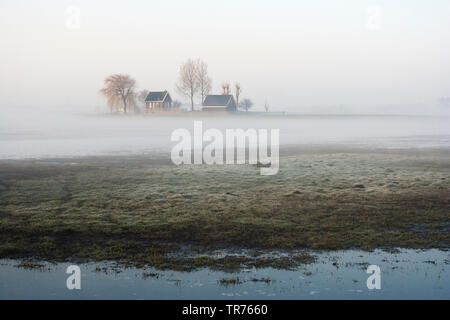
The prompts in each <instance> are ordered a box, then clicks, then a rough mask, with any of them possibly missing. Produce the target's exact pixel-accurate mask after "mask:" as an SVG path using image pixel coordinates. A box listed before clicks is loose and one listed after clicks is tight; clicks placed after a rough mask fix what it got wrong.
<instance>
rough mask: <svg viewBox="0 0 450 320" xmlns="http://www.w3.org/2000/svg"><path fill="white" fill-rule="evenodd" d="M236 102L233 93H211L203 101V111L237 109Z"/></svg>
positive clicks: (232, 110)
mask: <svg viewBox="0 0 450 320" xmlns="http://www.w3.org/2000/svg"><path fill="white" fill-rule="evenodd" d="M236 109H237V108H236V102H235V101H234V97H233V96H232V95H231V94H210V95H207V96H206V98H205V101H203V105H202V110H203V111H228V112H234V111H236Z"/></svg>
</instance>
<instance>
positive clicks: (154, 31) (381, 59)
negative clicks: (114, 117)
mask: <svg viewBox="0 0 450 320" xmlns="http://www.w3.org/2000/svg"><path fill="white" fill-rule="evenodd" d="M70 6H75V7H77V8H79V9H80V28H79V29H77V28H75V29H73V28H68V27H67V22H68V19H70V17H69V16H70V14H69V13H68V12H67V8H68V7H70ZM370 6H378V8H379V9H380V10H381V11H380V12H381V16H380V20H379V22H380V23H379V24H378V25H375V27H371V24H370V23H371V21H372V20H370V19H372V18H373V15H371V14H370V12H368V9H369V8H372V7H370ZM369 10H370V9H369ZM449 17H450V1H447V0H433V1H421V0H418V1H411V0H408V1H407V0H398V1H387V0H386V1H361V0H349V1H333V0H329V1H325V0H321V1H308V2H306V1H281V0H280V1H235V0H228V1H211V0H204V1H192V0H191V1H170V0H156V1H138V0H136V1H111V0H109V1H106V0H101V1H77V0H72V1H61V0H58V1H56V0H40V1H33V0H30V1H23V0H21V1H18V0H1V1H0V39H1V42H2V45H1V51H0V108H3V107H6V106H7V107H15V106H17V107H20V106H31V107H36V108H40V107H80V108H85V109H89V108H91V109H98V108H100V109H101V108H102V107H103V106H105V101H104V99H103V98H102V97H100V95H99V94H98V90H99V89H100V88H101V87H102V85H103V79H104V78H105V76H107V75H109V74H111V73H128V74H130V75H131V76H133V77H134V78H135V79H136V80H137V81H138V85H139V89H148V90H164V89H167V90H169V91H170V92H171V94H172V96H174V97H175V98H177V99H180V100H183V101H185V100H186V99H184V98H182V97H181V96H180V95H179V94H177V92H176V91H175V83H176V80H177V76H178V69H179V66H180V64H181V63H182V62H183V61H184V60H185V59H187V58H201V59H203V60H204V61H205V62H207V63H208V65H209V72H210V76H211V77H212V78H213V81H214V86H213V91H214V92H217V93H219V92H220V85H221V83H222V82H224V81H230V82H231V83H232V84H233V83H234V82H235V81H239V83H241V86H242V88H243V93H242V97H243V98H246V97H248V98H251V99H252V100H253V101H254V102H255V104H256V105H257V106H262V105H263V104H264V101H265V100H266V99H267V101H268V102H269V104H270V105H271V106H272V107H273V108H272V110H273V111H277V110H287V111H298V112H301V111H304V110H310V109H311V108H318V109H320V108H323V107H328V106H343V107H344V108H345V107H348V106H350V107H351V108H355V109H356V110H358V109H360V110H366V109H367V108H372V109H374V110H376V109H377V108H380V110H383V108H388V106H390V105H421V104H429V103H434V102H435V101H436V99H437V98H439V97H441V96H450V59H449V57H450V19H449ZM372 26H373V24H372ZM197 100H198V99H197ZM105 109H106V107H105Z"/></svg>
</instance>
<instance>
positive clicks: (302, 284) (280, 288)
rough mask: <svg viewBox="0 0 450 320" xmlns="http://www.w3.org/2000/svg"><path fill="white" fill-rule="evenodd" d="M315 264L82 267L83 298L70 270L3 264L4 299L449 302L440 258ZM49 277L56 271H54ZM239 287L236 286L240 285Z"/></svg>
mask: <svg viewBox="0 0 450 320" xmlns="http://www.w3.org/2000/svg"><path fill="white" fill-rule="evenodd" d="M315 254H317V256H318V260H317V262H316V263H313V264H309V265H305V266H303V267H300V268H298V269H297V270H295V271H287V270H275V269H271V268H266V269H251V270H244V271H241V272H239V273H225V272H218V271H211V270H209V269H202V270H198V271H195V272H189V273H188V272H173V271H163V272H162V271H159V270H154V269H146V270H142V269H133V268H132V269H125V270H123V269H121V270H115V269H114V268H113V264H111V263H102V264H99V263H88V264H82V265H80V267H81V272H82V276H81V283H82V285H81V288H82V289H81V290H68V289H67V288H66V279H67V277H68V275H67V274H66V273H65V270H66V268H67V266H68V265H70V264H67V263H63V264H57V265H52V264H45V267H44V268H41V269H38V270H36V269H33V270H27V269H23V268H17V267H16V265H17V264H18V262H17V261H13V260H2V261H1V265H0V298H1V299H36V298H42V299H449V298H450V277H449V272H448V271H449V263H450V257H449V254H448V252H447V251H441V250H425V251H424V250H401V251H400V252H398V253H388V252H385V251H381V250H376V251H374V252H364V251H358V250H348V251H334V252H323V253H315ZM369 264H375V265H378V266H379V267H380V268H381V290H369V289H368V288H367V286H366V280H367V278H368V277H369V274H367V273H366V269H367V266H368V265H369ZM48 269H50V271H48ZM236 279H238V280H237V281H236Z"/></svg>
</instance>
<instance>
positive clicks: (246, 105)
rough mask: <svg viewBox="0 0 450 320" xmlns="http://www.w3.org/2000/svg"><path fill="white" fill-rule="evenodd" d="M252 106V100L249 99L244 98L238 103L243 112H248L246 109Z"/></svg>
mask: <svg viewBox="0 0 450 320" xmlns="http://www.w3.org/2000/svg"><path fill="white" fill-rule="evenodd" d="M252 106H253V102H252V100H250V99H244V100H242V102H241V103H240V104H239V108H241V109H243V110H245V112H248V109H250V108H251V107H252Z"/></svg>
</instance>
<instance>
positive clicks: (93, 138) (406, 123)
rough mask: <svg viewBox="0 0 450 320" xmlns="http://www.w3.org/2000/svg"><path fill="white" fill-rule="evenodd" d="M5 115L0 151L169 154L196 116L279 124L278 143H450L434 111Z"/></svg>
mask: <svg viewBox="0 0 450 320" xmlns="http://www.w3.org/2000/svg"><path fill="white" fill-rule="evenodd" d="M7 110H8V112H5V113H4V114H2V117H1V119H0V158H1V159H19V158H47V157H72V156H86V155H129V154H133V155H135V154H151V155H159V156H163V157H168V156H169V153H170V150H171V148H172V147H173V146H174V145H175V144H176V143H175V142H172V141H171V140H170V137H171V133H172V132H173V131H174V130H175V129H178V128H185V129H187V130H189V131H190V132H191V134H192V135H193V134H194V131H193V130H194V120H201V121H202V122H203V131H204V130H206V129H208V128H217V129H219V130H221V132H223V134H224V135H225V130H226V129H238V128H242V129H244V130H247V129H249V128H255V129H258V128H260V129H279V130H280V145H281V146H286V145H292V144H296V145H302V144H352V145H364V146H370V147H388V148H390V147H400V148H411V147H414V148H418V147H419V148H422V147H425V148H427V147H442V146H444V147H449V146H450V126H449V121H450V118H448V117H436V116H431V117H430V116H294V115H291V116H290V115H259V116H258V115H256V116H247V115H244V114H240V115H235V116H217V117H214V116H204V115H202V114H201V112H198V113H196V115H195V116H193V115H185V116H183V115H178V116H139V115H123V114H118V115H113V114H112V115H111V114H105V113H103V114H96V113H91V114H72V113H69V112H67V110H59V111H58V110H54V111H53V112H52V113H46V114H45V116H44V115H43V114H42V113H41V112H40V111H39V110H35V109H32V108H27V109H22V110H17V109H12V108H9V109H7Z"/></svg>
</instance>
